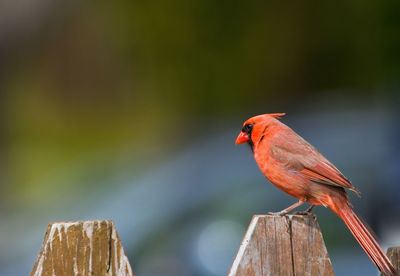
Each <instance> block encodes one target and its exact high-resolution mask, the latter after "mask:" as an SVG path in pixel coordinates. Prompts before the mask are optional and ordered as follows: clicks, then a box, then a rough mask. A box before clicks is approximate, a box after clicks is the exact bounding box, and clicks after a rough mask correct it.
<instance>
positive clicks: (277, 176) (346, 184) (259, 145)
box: [236, 113, 397, 275]
mask: <svg viewBox="0 0 400 276" xmlns="http://www.w3.org/2000/svg"><path fill="white" fill-rule="evenodd" d="M283 115H285V113H274V114H263V115H259V116H255V117H252V118H250V119H248V120H247V121H245V122H244V124H243V128H242V130H241V132H240V134H239V136H238V137H237V139H236V144H242V143H248V144H249V145H250V147H251V149H252V151H253V154H254V158H255V160H256V162H257V165H258V166H259V168H260V170H261V172H262V173H263V174H264V176H265V177H266V178H268V179H269V181H270V182H272V183H273V184H274V185H275V186H276V187H278V188H279V189H281V190H283V191H284V192H286V193H288V194H289V195H291V196H294V197H295V198H297V199H298V200H299V201H298V202H296V203H295V204H293V205H291V206H289V207H288V208H286V209H284V210H282V211H281V212H278V213H275V214H278V215H285V214H287V213H288V212H290V211H292V210H293V209H294V208H296V207H298V206H300V205H302V204H303V203H305V202H307V203H309V204H310V205H311V208H312V207H313V206H314V205H323V206H325V207H328V208H329V209H331V210H332V211H333V212H334V213H336V214H337V215H338V216H339V217H340V218H341V219H342V220H343V221H344V223H345V224H346V226H347V227H348V228H349V230H350V231H351V233H352V234H353V236H354V237H355V239H356V240H357V241H358V243H359V244H360V245H361V247H362V248H363V249H364V251H365V252H366V253H367V254H368V256H369V257H370V258H371V260H372V261H373V262H374V263H375V265H376V266H377V267H378V269H379V270H380V271H381V272H382V273H383V274H385V275H397V274H396V270H395V268H394V267H393V265H392V264H391V263H390V261H389V259H388V257H387V256H386V255H385V254H384V253H383V251H382V249H381V248H380V246H379V244H378V242H377V241H376V240H375V238H374V237H373V235H372V234H371V233H370V232H369V231H368V228H367V227H366V226H365V225H364V224H363V223H362V221H361V220H360V219H359V218H358V216H357V215H356V214H355V212H354V211H353V209H352V206H351V203H350V202H349V199H348V197H347V194H346V189H349V190H350V191H353V192H355V193H357V194H359V192H358V191H357V189H356V188H355V187H354V186H353V185H352V184H351V182H350V181H349V180H348V179H347V178H346V177H345V176H344V175H343V174H342V173H341V172H340V171H339V170H338V169H337V168H336V167H335V166H334V165H333V164H332V163H331V162H329V161H328V160H327V159H326V158H325V157H324V156H323V155H322V154H321V153H319V152H318V150H317V149H316V148H314V147H313V146H312V145H311V144H309V143H308V142H307V141H305V140H304V139H303V138H302V137H300V136H299V135H298V134H297V133H296V132H294V131H293V130H292V129H291V128H289V127H288V126H287V125H285V124H283V123H281V122H280V121H279V120H278V119H279V118H280V117H282V116H283Z"/></svg>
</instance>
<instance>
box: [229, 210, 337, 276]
mask: <svg viewBox="0 0 400 276" xmlns="http://www.w3.org/2000/svg"><path fill="white" fill-rule="evenodd" d="M228 275H229V276H251V275H263V276H264V275H324V276H325V275H326V276H330V275H334V273H333V268H332V264H331V261H330V259H329V256H328V252H327V250H326V247H325V243H324V240H323V238H322V234H321V231H320V228H319V225H318V222H317V220H316V217H315V216H314V215H312V214H310V215H286V216H274V215H255V216H254V217H253V219H252V221H251V223H250V225H249V228H248V230H247V233H246V235H245V237H244V239H243V241H242V244H241V246H240V248H239V251H238V253H237V256H236V258H235V260H234V262H233V265H232V267H231V270H230V272H229V274H228Z"/></svg>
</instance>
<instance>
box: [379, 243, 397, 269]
mask: <svg viewBox="0 0 400 276" xmlns="http://www.w3.org/2000/svg"><path fill="white" fill-rule="evenodd" d="M386 255H387V256H388V257H389V259H390V261H391V262H392V264H393V266H394V268H396V269H397V271H400V246H397V247H389V248H388V250H387V252H386ZM399 274H400V273H399ZM381 275H383V274H381Z"/></svg>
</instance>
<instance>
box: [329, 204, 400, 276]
mask: <svg viewBox="0 0 400 276" xmlns="http://www.w3.org/2000/svg"><path fill="white" fill-rule="evenodd" d="M340 201H341V202H337V203H339V204H334V205H335V207H334V208H333V209H334V212H335V213H336V214H337V215H338V216H339V217H340V218H341V219H342V220H343V221H344V223H345V224H346V226H347V227H348V228H349V230H350V231H351V233H352V234H353V236H354V237H355V239H356V240H357V241H358V243H359V244H360V245H361V247H362V248H363V249H364V251H365V252H366V253H367V255H368V256H369V257H370V258H371V260H372V261H373V262H374V263H375V265H376V266H377V267H378V269H379V270H380V271H381V272H382V273H383V274H384V275H387V276H391V275H398V274H397V272H396V269H395V268H394V267H393V265H392V263H391V262H390V260H389V258H388V257H387V256H386V255H385V253H383V251H382V249H381V247H380V246H379V244H378V242H377V241H376V239H375V238H374V236H373V235H372V234H371V233H370V232H369V231H368V228H367V227H366V226H365V225H364V224H363V222H362V221H361V220H360V219H359V218H358V216H357V215H356V213H354V211H353V209H352V208H351V206H350V205H349V203H348V202H347V200H346V201H343V200H340Z"/></svg>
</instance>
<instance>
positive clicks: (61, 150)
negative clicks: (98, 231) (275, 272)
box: [0, 0, 400, 276]
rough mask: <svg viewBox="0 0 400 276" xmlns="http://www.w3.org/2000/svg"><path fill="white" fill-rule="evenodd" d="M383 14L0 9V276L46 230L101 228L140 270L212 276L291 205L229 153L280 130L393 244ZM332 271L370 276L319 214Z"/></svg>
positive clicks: (394, 146)
mask: <svg viewBox="0 0 400 276" xmlns="http://www.w3.org/2000/svg"><path fill="white" fill-rule="evenodd" d="M399 8H400V5H399V2H398V1H334V2H328V1H325V2H321V1H309V2H303V1H297V2H285V1H213V0H201V1H182V0H171V1H156V0H148V1H131V2H128V1H96V3H95V2H86V1H62V0H59V1H50V0H30V1H28V0H2V1H1V2H0V91H1V94H0V106H1V108H0V115H1V116H0V151H1V155H0V179H1V186H0V191H1V193H0V221H1V223H0V275H5V276H10V275H27V274H28V273H29V271H30V269H31V267H32V265H33V263H34V261H35V258H36V255H37V253H38V252H39V249H40V245H41V242H42V239H43V236H44V232H45V229H46V225H47V223H49V222H51V221H62V220H81V219H112V220H113V221H114V222H115V223H116V226H117V229H118V231H119V233H120V236H121V238H122V241H123V245H124V247H125V251H126V252H127V254H128V257H129V258H130V261H131V264H132V265H133V268H134V270H135V271H136V273H137V274H138V275H224V274H226V272H227V271H228V269H229V267H230V264H231V263H232V260H233V257H234V256H235V254H236V251H237V249H238V247H239V245H240V242H241V239H242V237H243V235H244V233H245V230H246V227H247V225H248V223H249V222H250V219H251V217H252V215H253V214H256V213H266V212H267V211H277V210H280V209H282V208H284V207H286V206H287V205H289V204H291V203H293V202H294V199H293V198H290V197H289V196H287V195H285V194H283V193H282V192H280V191H278V190H277V189H276V188H275V187H273V186H271V185H270V184H268V183H267V182H266V181H265V179H264V178H263V176H262V175H261V173H260V172H259V171H258V169H257V167H256V164H255V162H254V161H253V158H252V156H251V152H250V150H249V148H248V147H246V146H240V147H239V146H235V145H234V140H235V137H236V135H237V133H238V131H239V130H240V128H241V124H242V122H243V121H244V120H245V119H247V118H248V117H250V116H253V115H256V114H260V113H269V112H286V113H287V115H286V116H285V117H284V118H283V122H284V123H286V124H289V125H290V126H291V127H292V128H294V129H295V130H296V131H298V132H299V133H300V134H301V135H302V136H304V137H305V138H306V139H307V140H309V141H310V142H312V143H313V144H314V145H315V146H316V147H317V148H319V149H320V150H321V152H322V153H324V154H325V155H326V156H327V157H328V158H329V159H330V160H331V161H333V162H334V163H335V164H336V165H337V166H338V167H339V168H340V169H341V170H342V171H343V173H344V174H345V175H346V176H348V177H349V178H350V179H351V180H352V182H353V183H354V184H355V186H356V187H358V188H359V189H360V190H361V191H362V193H363V197H362V198H361V199H358V198H356V197H354V196H352V201H353V204H354V206H355V208H356V209H357V211H358V212H359V213H360V214H362V216H363V217H364V219H365V220H366V221H367V222H368V223H369V224H370V226H371V227H372V228H373V229H374V231H375V232H376V234H377V236H378V237H379V239H380V241H381V243H382V245H383V246H384V247H385V248H387V247H388V246H393V245H400V219H399V214H400V200H399V196H400V186H399V181H400V180H399V179H400V167H399V166H400V124H399V118H400V106H399V103H400V102H399V98H400V97H399V88H400V54H399V48H400V17H399V16H398V14H399V13H398V12H399ZM316 213H317V215H318V216H319V222H320V225H321V228H322V231H323V234H324V237H325V240H326V243H327V246H328V251H329V254H330V256H331V258H332V261H333V265H334V269H335V271H336V273H337V275H377V272H376V270H375V268H374V266H373V265H372V264H371V262H370V261H369V259H368V257H367V256H366V255H365V254H364V253H363V251H362V250H361V249H360V247H359V246H358V245H357V244H356V242H355V241H354V240H353V238H352V236H351V235H350V234H349V233H348V231H347V229H345V227H344V225H343V224H342V222H341V221H340V220H339V219H338V218H336V217H335V216H334V215H332V214H330V212H329V211H327V210H325V209H324V208H317V210H316Z"/></svg>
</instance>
